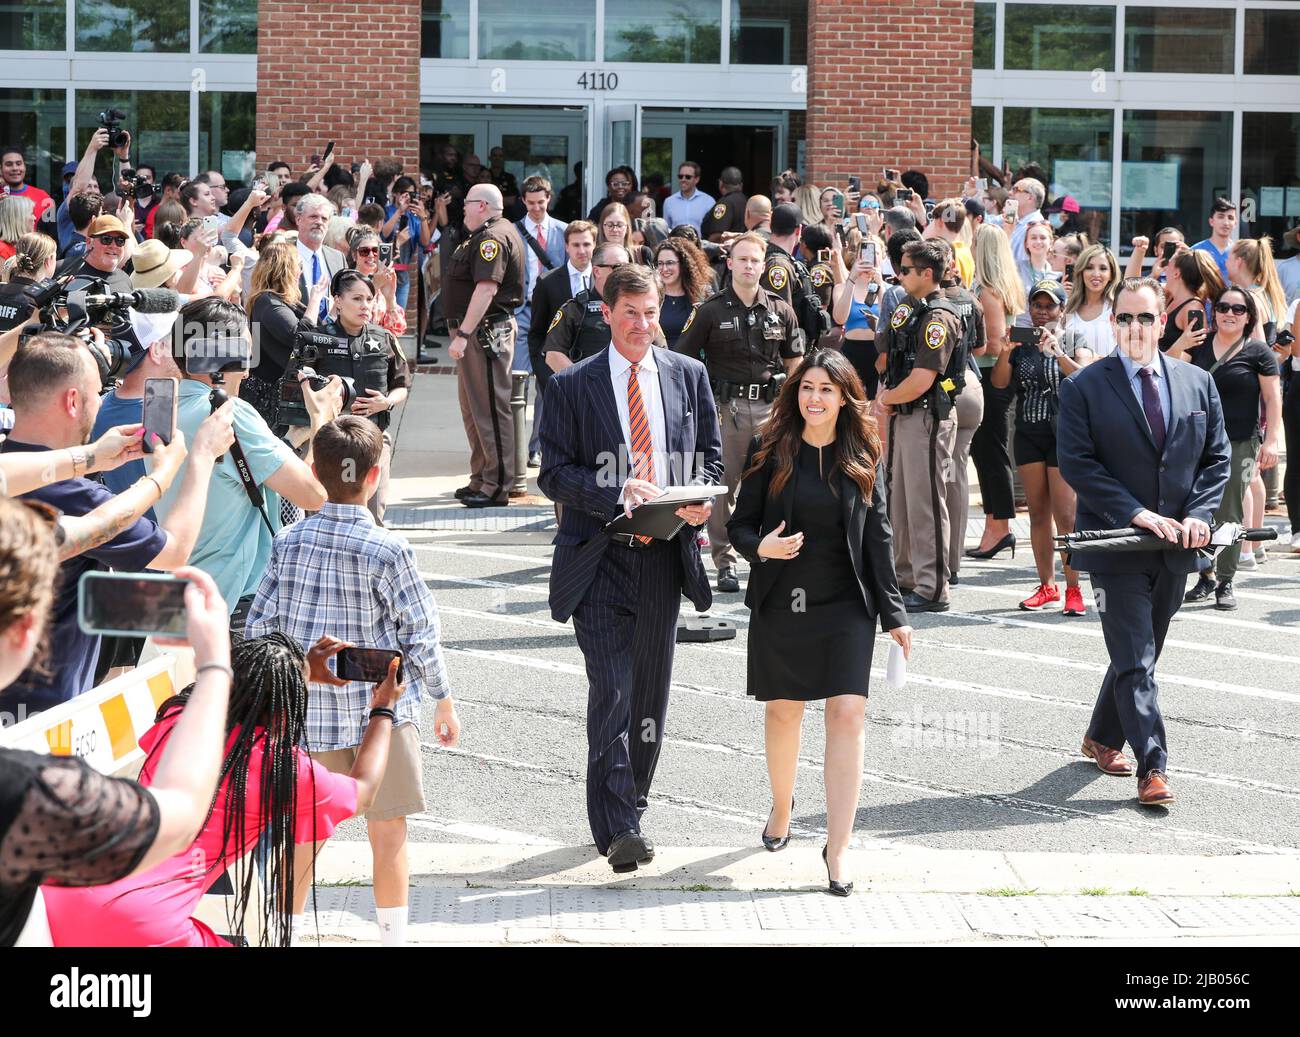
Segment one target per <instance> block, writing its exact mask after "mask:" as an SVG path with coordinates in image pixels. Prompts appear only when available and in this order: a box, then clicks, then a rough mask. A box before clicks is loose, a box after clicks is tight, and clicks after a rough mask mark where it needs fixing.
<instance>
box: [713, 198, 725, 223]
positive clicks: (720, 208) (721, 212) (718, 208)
mask: <svg viewBox="0 0 1300 1037" xmlns="http://www.w3.org/2000/svg"><path fill="white" fill-rule="evenodd" d="M726 215H727V207H726V206H725V205H723V204H722V203H721V202H719V203H718V204H717V205H715V206H714V207H713V218H714V219H715V220H720V219H722V217H724V216H726Z"/></svg>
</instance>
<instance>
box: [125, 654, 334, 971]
mask: <svg viewBox="0 0 1300 1037" xmlns="http://www.w3.org/2000/svg"><path fill="white" fill-rule="evenodd" d="M230 662H231V667H232V668H233V669H234V671H235V682H234V684H233V686H232V687H231V689H230V705H229V707H228V708H227V710H226V735H227V737H228V738H229V737H230V736H233V738H234V740H233V742H232V743H231V745H230V748H229V749H228V750H227V752H226V756H225V759H224V760H223V761H222V764H221V776H220V779H219V780H218V782H217V790H218V791H217V795H220V789H221V786H222V784H223V783H227V784H226V796H225V821H224V823H223V825H222V831H221V852H220V854H218V856H217V858H216V860H213V861H211V862H210V863H209V864H208V871H209V872H211V871H212V870H214V869H215V868H217V867H218V865H219V864H220V863H221V861H223V860H227V861H228V862H229V863H228V865H227V867H228V870H229V872H230V881H231V885H232V886H233V888H234V891H235V896H234V905H233V907H232V908H231V910H230V912H229V922H230V929H229V933H230V935H231V936H232V937H234V938H235V941H236V942H237V943H238V942H242V941H243V939H244V915H245V913H246V911H247V909H248V905H249V903H250V902H251V897H252V893H253V882H254V869H253V867H252V858H253V856H254V854H253V853H252V852H251V851H253V850H255V849H256V848H257V847H256V845H252V846H250V845H247V844H245V843H244V835H243V833H244V825H245V817H246V815H247V811H248V768H249V764H250V762H251V759H252V751H253V746H254V745H255V744H256V743H257V741H258V740H259V739H263V738H264V739H265V743H266V744H265V749H264V751H263V755H262V764H261V775H260V778H261V795H260V797H259V802H258V804H257V805H258V808H259V811H260V816H261V818H262V825H263V829H262V831H263V835H264V839H265V842H266V843H267V844H269V846H268V848H267V850H266V853H265V855H261V854H259V855H258V856H261V870H262V879H263V888H264V889H265V890H266V893H265V895H264V896H263V897H262V908H261V923H262V924H261V930H262V932H261V940H260V944H261V946H263V947H265V946H273V947H288V946H289V940H290V935H291V934H290V931H289V914H290V911H291V909H292V904H293V887H294V882H293V848H294V832H295V831H296V829H297V824H296V819H297V814H298V780H297V778H298V765H299V764H298V753H299V749H298V747H299V746H300V745H302V744H304V738H303V728H304V726H305V724H306V720H307V679H306V674H305V672H304V671H305V666H306V656H304V655H303V651H302V648H301V647H300V646H299V645H298V643H297V642H296V641H294V640H293V639H292V638H289V637H286V636H285V635H284V634H281V633H279V632H276V633H272V634H267V635H266V636H265V637H256V638H253V639H251V640H248V641H237V642H235V644H234V645H233V646H232V649H231V658H230ZM193 690H194V685H192V684H191V685H190V686H189V687H188V688H186V689H185V690H184V691H182V692H181V693H180V694H179V695H175V696H173V697H172V698H170V699H168V700H167V701H166V702H164V703H163V704H162V705H161V706H160V707H159V708H158V717H157V719H158V720H160V721H161V720H163V719H165V718H166V717H167V716H169V715H171V714H172V712H173V711H175V710H179V709H183V708H184V706H185V703H186V702H188V701H189V697H190V693H191V692H192V691H193ZM164 741H166V739H161V740H160V741H159V743H158V744H157V745H156V746H154V749H153V753H151V754H150V755H151V757H152V756H153V755H154V754H156V753H159V752H161V750H162V743H163V742H164ZM315 802H316V793H315V788H314V782H313V789H312V792H311V795H310V797H309V798H308V800H307V809H308V810H310V811H311V812H312V820H313V826H314V824H315V809H314V804H315ZM216 806H217V796H216V795H214V796H213V799H212V803H211V804H209V806H208V814H207V817H205V818H204V819H203V827H204V828H207V826H208V824H209V823H210V822H211V821H212V814H213V811H214V810H215V809H216ZM312 835H313V837H314V836H315V832H314V831H313V833H312ZM312 842H313V843H314V842H315V839H314V838H313V840H312Z"/></svg>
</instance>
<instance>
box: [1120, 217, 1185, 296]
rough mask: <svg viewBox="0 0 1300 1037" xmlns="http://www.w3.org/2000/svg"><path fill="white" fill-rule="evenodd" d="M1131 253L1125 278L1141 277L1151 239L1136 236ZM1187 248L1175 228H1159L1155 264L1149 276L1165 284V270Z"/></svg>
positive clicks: (1181, 233) (1125, 269)
mask: <svg viewBox="0 0 1300 1037" xmlns="http://www.w3.org/2000/svg"><path fill="white" fill-rule="evenodd" d="M1132 245H1133V252H1132V254H1131V255H1130V256H1129V257H1128V266H1126V267H1125V268H1124V276H1125V277H1141V276H1142V268H1143V266H1144V265H1145V264H1146V258H1147V252H1148V251H1149V250H1150V249H1151V239H1150V238H1147V237H1145V236H1143V235H1138V236H1137V237H1136V238H1134V239H1133V241H1132ZM1186 247H1187V241H1186V239H1185V238H1184V237H1183V232H1182V231H1181V230H1179V229H1178V228H1177V227H1161V228H1160V230H1159V231H1157V232H1156V244H1155V257H1156V258H1155V263H1154V264H1153V265H1152V267H1151V276H1152V277H1154V278H1155V279H1156V280H1157V281H1159V282H1160V283H1161V284H1164V282H1165V268H1166V267H1167V266H1168V265H1169V262H1170V260H1172V259H1173V258H1174V256H1176V255H1177V254H1178V252H1179V250H1180V249H1182V248H1186Z"/></svg>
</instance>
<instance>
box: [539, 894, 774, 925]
mask: <svg viewBox="0 0 1300 1037" xmlns="http://www.w3.org/2000/svg"><path fill="white" fill-rule="evenodd" d="M751 896H752V895H751V894H749V893H734V892H726V891H719V892H716V893H685V892H679V891H677V890H626V891H625V890H602V889H554V890H551V924H552V925H554V926H555V927H556V928H557V929H621V930H625V931H628V932H636V931H655V932H708V931H717V932H727V931H730V932H737V931H745V930H755V931H756V930H758V929H759V922H758V916H757V914H756V912H755V911H754V904H753V900H752V899H751Z"/></svg>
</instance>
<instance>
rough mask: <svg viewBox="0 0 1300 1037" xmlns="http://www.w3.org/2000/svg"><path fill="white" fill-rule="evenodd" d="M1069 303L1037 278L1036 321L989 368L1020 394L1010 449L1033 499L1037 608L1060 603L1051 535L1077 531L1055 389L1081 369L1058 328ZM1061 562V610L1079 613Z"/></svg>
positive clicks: (1072, 578)
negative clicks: (1061, 458)
mask: <svg viewBox="0 0 1300 1037" xmlns="http://www.w3.org/2000/svg"><path fill="white" fill-rule="evenodd" d="M1064 304H1065V289H1064V288H1062V287H1061V285H1060V283H1059V282H1057V281H1039V282H1038V284H1036V285H1034V286H1033V287H1032V288H1031V289H1030V293H1029V317H1030V321H1031V327H1030V328H1024V329H1022V328H1013V329H1011V335H1012V339H1011V341H1012V348H1011V349H1008V350H1004V351H1003V352H1002V354H1001V355H1000V356H999V357H998V362H997V364H996V365H995V366H994V368H993V371H992V374H991V375H990V377H991V380H992V382H993V386H994V388H997V389H1005V388H1007V386H1013V387H1014V388H1015V393H1016V435H1015V440H1014V444H1013V450H1014V454H1015V459H1016V468H1017V470H1018V471H1019V472H1020V483H1021V485H1022V486H1024V488H1025V499H1026V500H1027V501H1028V502H1029V534H1030V540H1031V541H1032V543H1033V548H1034V564H1035V566H1036V567H1037V569H1038V589H1037V590H1036V591H1034V593H1033V594H1032V595H1030V596H1029V597H1028V598H1026V599H1025V600H1024V601H1022V602H1021V603H1020V607H1021V608H1022V609H1024V610H1026V611H1028V612H1038V611H1040V610H1042V609H1046V608H1050V607H1052V606H1054V605H1056V604H1058V603H1059V602H1060V600H1061V594H1060V591H1059V590H1058V589H1057V586H1056V556H1055V552H1054V550H1053V541H1052V537H1053V535H1054V533H1055V532H1061V533H1070V532H1073V530H1074V491H1073V490H1072V489H1070V487H1069V485H1068V484H1067V483H1066V481H1065V480H1064V479H1062V478H1061V472H1060V467H1059V466H1058V465H1057V463H1056V415H1057V412H1058V411H1059V409H1060V404H1059V401H1058V399H1057V392H1058V390H1059V389H1060V385H1061V380H1062V379H1063V378H1067V377H1069V376H1070V375H1072V374H1073V373H1074V372H1075V371H1077V370H1079V365H1078V364H1077V363H1075V361H1074V358H1073V353H1074V350H1073V348H1072V347H1071V345H1070V343H1068V342H1065V341H1063V339H1064V336H1061V335H1060V332H1059V322H1060V319H1061V307H1062V306H1063V305H1064ZM1026 334H1029V335H1035V336H1037V343H1036V344H1033V343H1018V342H1017V341H1016V339H1017V337H1019V336H1022V335H1026ZM1053 520H1055V527H1056V528H1055V530H1053V528H1052V527H1053ZM1012 557H1015V556H1014V554H1013V555H1012ZM1062 564H1063V565H1064V560H1062ZM1064 567H1065V607H1064V609H1063V612H1064V613H1065V615H1067V616H1082V615H1083V613H1084V607H1083V593H1082V591H1080V590H1079V574H1078V572H1076V571H1075V570H1074V569H1072V568H1070V567H1069V566H1068V565H1065V566H1064Z"/></svg>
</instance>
